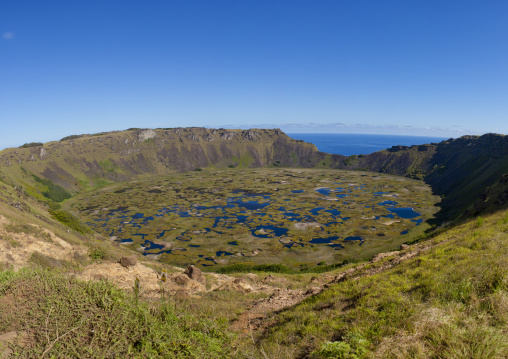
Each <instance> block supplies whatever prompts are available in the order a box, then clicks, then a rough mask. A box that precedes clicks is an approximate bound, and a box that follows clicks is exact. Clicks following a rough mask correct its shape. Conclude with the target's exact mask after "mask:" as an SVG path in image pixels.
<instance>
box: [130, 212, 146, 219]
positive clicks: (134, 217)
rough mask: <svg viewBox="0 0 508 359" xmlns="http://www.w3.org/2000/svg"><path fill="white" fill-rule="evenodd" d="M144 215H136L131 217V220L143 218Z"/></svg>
mask: <svg viewBox="0 0 508 359" xmlns="http://www.w3.org/2000/svg"><path fill="white" fill-rule="evenodd" d="M144 216H145V215H144V214H143V213H136V214H135V215H133V216H132V219H138V218H143V217H144Z"/></svg>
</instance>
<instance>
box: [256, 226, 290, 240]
mask: <svg viewBox="0 0 508 359" xmlns="http://www.w3.org/2000/svg"><path fill="white" fill-rule="evenodd" d="M260 230H267V231H268V232H267V233H266V234H262V233H257V234H256V231H260ZM287 232H288V229H286V228H282V227H275V226H272V225H268V226H266V225H265V226H257V227H256V228H254V229H252V230H251V233H252V235H253V236H254V237H258V238H271V237H274V236H275V237H280V236H284V235H286V233H287Z"/></svg>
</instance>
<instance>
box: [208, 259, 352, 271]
mask: <svg viewBox="0 0 508 359" xmlns="http://www.w3.org/2000/svg"><path fill="white" fill-rule="evenodd" d="M352 262H355V261H348V260H345V261H343V262H339V263H335V264H329V265H326V263H325V262H319V263H318V264H317V266H316V267H310V266H308V265H307V264H303V265H301V266H300V267H299V268H293V267H291V268H290V267H287V266H285V265H282V264H256V265H254V264H244V263H235V264H230V265H227V266H225V267H222V268H219V269H217V270H216V272H217V273H223V274H227V273H249V272H270V273H283V274H298V273H324V272H329V271H331V270H334V269H337V268H340V267H343V266H345V265H346V264H349V263H352Z"/></svg>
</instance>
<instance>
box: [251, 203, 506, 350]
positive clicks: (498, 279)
mask: <svg viewBox="0 0 508 359" xmlns="http://www.w3.org/2000/svg"><path fill="white" fill-rule="evenodd" d="M417 247H420V248H422V249H423V250H424V251H423V252H422V253H421V254H419V255H417V256H415V257H414V258H412V259H410V260H407V261H405V262H403V263H401V264H398V265H396V266H394V267H393V268H391V269H386V270H381V269H382V268H383V266H386V265H387V264H389V263H390V261H393V258H392V257H387V258H386V259H384V260H381V261H379V262H376V263H375V264H370V265H367V266H365V267H363V268H362V269H361V270H359V271H357V272H355V273H354V275H351V276H350V277H349V278H347V277H346V279H345V280H343V281H341V282H340V283H336V284H332V285H331V286H330V287H329V288H328V289H327V290H325V291H323V292H322V293H321V294H318V295H316V296H313V297H311V298H309V299H307V300H306V301H304V302H303V303H301V304H300V305H297V306H296V307H294V308H291V309H289V310H287V311H285V312H283V313H280V314H277V315H274V317H273V320H274V324H272V325H271V326H270V327H269V329H268V330H267V331H266V332H264V333H262V334H261V335H260V337H259V343H258V345H259V347H260V348H264V350H265V352H266V353H267V354H268V356H269V357H274V358H294V357H312V358H363V357H376V358H506V357H507V356H508V271H507V268H508V212H501V213H498V214H496V215H493V216H490V217H488V218H485V219H476V220H473V221H470V222H469V223H466V224H463V225H461V226H458V227H456V228H453V229H450V230H448V231H446V232H445V233H443V234H441V235H439V236H436V237H435V238H433V239H431V240H428V241H426V242H423V243H420V244H419V245H417ZM414 250H415V248H411V249H408V250H406V252H407V254H410V253H411V252H412V251H414ZM376 268H377V269H379V270H380V271H379V273H376V270H375V269H376ZM373 269H374V270H373ZM373 273H376V274H373Z"/></svg>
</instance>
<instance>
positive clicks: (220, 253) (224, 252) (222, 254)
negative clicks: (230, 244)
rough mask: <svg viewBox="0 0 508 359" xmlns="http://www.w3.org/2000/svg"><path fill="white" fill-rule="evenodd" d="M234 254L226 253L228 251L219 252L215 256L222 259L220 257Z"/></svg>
mask: <svg viewBox="0 0 508 359" xmlns="http://www.w3.org/2000/svg"><path fill="white" fill-rule="evenodd" d="M233 254H234V253H231V252H226V251H217V252H215V255H216V256H217V257H220V256H232V255H233Z"/></svg>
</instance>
